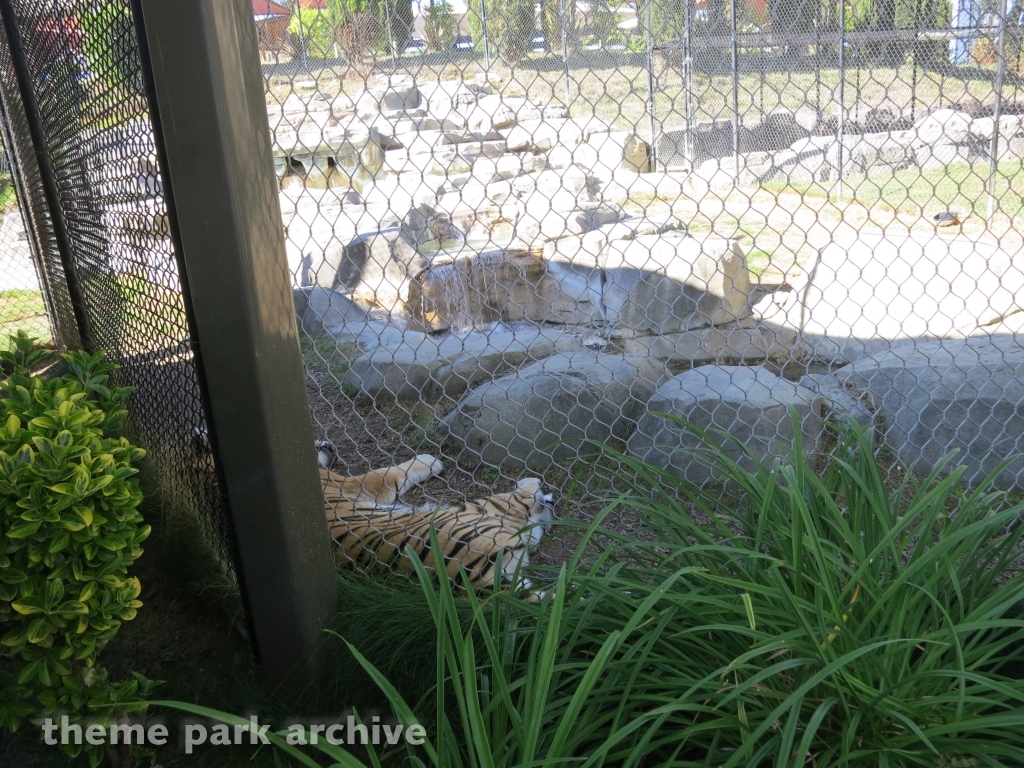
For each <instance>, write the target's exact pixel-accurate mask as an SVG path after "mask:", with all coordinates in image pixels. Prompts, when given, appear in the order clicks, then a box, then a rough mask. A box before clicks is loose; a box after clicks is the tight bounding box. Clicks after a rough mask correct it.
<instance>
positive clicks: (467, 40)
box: [455, 35, 473, 51]
mask: <svg viewBox="0 0 1024 768" xmlns="http://www.w3.org/2000/svg"><path fill="white" fill-rule="evenodd" d="M472 47H473V38H472V37H470V36H469V35H459V36H458V37H456V38H455V48H456V50H460V51H464V50H468V49H470V48H472Z"/></svg>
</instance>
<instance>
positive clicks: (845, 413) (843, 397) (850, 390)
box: [798, 373, 875, 427]
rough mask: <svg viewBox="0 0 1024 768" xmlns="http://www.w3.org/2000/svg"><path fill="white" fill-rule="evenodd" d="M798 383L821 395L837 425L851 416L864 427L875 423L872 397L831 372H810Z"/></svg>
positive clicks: (830, 417) (842, 423) (843, 422)
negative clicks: (871, 404)
mask: <svg viewBox="0 0 1024 768" xmlns="http://www.w3.org/2000/svg"><path fill="white" fill-rule="evenodd" d="M798 383H799V384H800V386H801V387H805V388H807V389H809V390H811V391H812V392H814V393H816V394H818V395H820V396H821V398H822V399H823V400H824V401H825V403H826V407H827V409H828V411H829V413H828V414H827V416H828V417H829V419H830V420H831V421H832V422H833V423H834V424H836V425H837V426H838V425H844V424H846V423H847V420H848V419H850V418H852V419H853V421H854V422H855V423H857V424H859V425H860V426H862V427H870V426H871V424H872V423H874V419H875V414H874V412H873V411H872V410H871V406H870V400H871V398H870V397H868V396H866V394H865V393H863V392H859V391H857V390H856V388H854V387H853V386H851V385H849V384H847V383H846V382H845V381H840V380H839V379H838V378H836V377H835V376H834V375H832V374H831V373H809V374H807V375H806V376H802V377H801V378H800V381H799V382H798Z"/></svg>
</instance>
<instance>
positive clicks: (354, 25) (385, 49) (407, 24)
mask: <svg viewBox="0 0 1024 768" xmlns="http://www.w3.org/2000/svg"><path fill="white" fill-rule="evenodd" d="M327 14H328V15H329V17H330V19H331V23H332V24H334V25H335V28H336V29H337V30H338V38H339V40H340V41H341V42H342V44H343V48H344V53H345V56H346V58H347V59H348V60H349V62H350V63H355V62H353V60H352V56H353V55H354V56H365V55H369V54H370V53H372V52H373V51H376V52H378V53H382V54H386V55H390V54H391V48H390V46H391V45H392V44H393V45H394V50H395V51H399V52H400V51H402V50H404V49H405V46H406V44H407V43H408V42H409V36H410V35H411V34H412V27H413V20H412V3H411V2H410V1H409V0H327ZM389 31H390V34H391V37H392V38H393V39H392V41H390V42H389V40H388V33H389Z"/></svg>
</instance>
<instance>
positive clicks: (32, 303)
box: [0, 150, 52, 348]
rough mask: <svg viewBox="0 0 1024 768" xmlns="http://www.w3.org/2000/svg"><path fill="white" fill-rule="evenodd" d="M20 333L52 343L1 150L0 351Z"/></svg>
mask: <svg viewBox="0 0 1024 768" xmlns="http://www.w3.org/2000/svg"><path fill="white" fill-rule="evenodd" d="M19 331H24V332H25V333H27V334H29V335H30V336H33V337H35V338H37V339H39V342H40V343H41V344H47V343H49V342H50V341H51V340H52V333H51V330H50V320H49V317H47V314H46V304H45V302H44V299H43V291H42V287H41V284H40V281H39V272H38V270H37V269H36V264H35V260H34V259H33V258H32V246H31V243H30V242H29V238H28V232H27V231H26V229H25V217H24V215H23V212H22V211H21V209H20V207H19V205H18V195H17V192H16V191H15V186H14V180H13V178H12V168H11V164H10V160H9V158H8V157H7V155H6V153H4V152H3V151H2V150H0V347H2V348H6V347H5V345H9V344H10V341H9V339H10V337H11V336H12V335H15V334H17V333H18V332H19Z"/></svg>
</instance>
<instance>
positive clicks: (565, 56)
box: [558, 0, 572, 109]
mask: <svg viewBox="0 0 1024 768" xmlns="http://www.w3.org/2000/svg"><path fill="white" fill-rule="evenodd" d="M558 21H559V24H560V26H561V27H562V69H563V70H564V73H563V74H564V76H565V107H566V109H568V108H569V107H571V106H572V100H571V99H570V97H569V51H568V43H569V41H568V35H567V34H566V31H565V0H558Z"/></svg>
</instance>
